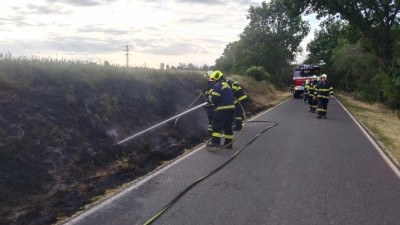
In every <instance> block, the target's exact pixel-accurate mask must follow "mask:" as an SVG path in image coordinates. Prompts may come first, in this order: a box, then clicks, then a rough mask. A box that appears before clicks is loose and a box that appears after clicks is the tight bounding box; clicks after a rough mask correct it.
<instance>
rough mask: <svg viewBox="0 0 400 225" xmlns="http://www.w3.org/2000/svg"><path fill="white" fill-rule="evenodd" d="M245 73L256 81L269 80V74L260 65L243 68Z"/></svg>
mask: <svg viewBox="0 0 400 225" xmlns="http://www.w3.org/2000/svg"><path fill="white" fill-rule="evenodd" d="M245 75H246V76H249V77H251V78H253V79H254V80H256V81H263V80H270V79H271V75H269V73H268V72H267V71H265V69H264V67H262V66H252V67H250V68H248V69H247V70H245Z"/></svg>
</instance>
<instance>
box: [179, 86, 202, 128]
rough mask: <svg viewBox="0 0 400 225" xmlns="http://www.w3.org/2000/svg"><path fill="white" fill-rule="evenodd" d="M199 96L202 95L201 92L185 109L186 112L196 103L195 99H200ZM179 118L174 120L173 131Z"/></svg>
mask: <svg viewBox="0 0 400 225" xmlns="http://www.w3.org/2000/svg"><path fill="white" fill-rule="evenodd" d="M201 95H203V92H201V93H200V94H199V96H197V98H196V99H195V100H194V101H193V102H192V104H190V105H189V107H187V109H186V110H189V109H190V107H192V105H193V104H194V103H195V102H196V101H197V99H199V98H200V96H201ZM179 118H180V117H178V118H176V120H175V123H174V129H175V127H176V123H177V122H178V120H179Z"/></svg>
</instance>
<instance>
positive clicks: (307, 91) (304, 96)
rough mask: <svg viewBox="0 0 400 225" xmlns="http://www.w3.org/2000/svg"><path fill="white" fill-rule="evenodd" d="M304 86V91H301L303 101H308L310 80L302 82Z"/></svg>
mask: <svg viewBox="0 0 400 225" xmlns="http://www.w3.org/2000/svg"><path fill="white" fill-rule="evenodd" d="M303 87H304V92H303V102H304V103H307V102H308V94H309V90H310V80H309V79H307V80H306V82H305V83H303Z"/></svg>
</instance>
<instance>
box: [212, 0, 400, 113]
mask: <svg viewBox="0 0 400 225" xmlns="http://www.w3.org/2000/svg"><path fill="white" fill-rule="evenodd" d="M399 10H400V0H386V1H371V0H358V1H341V0H328V1H326V0H271V1H270V2H268V3H266V2H263V3H262V4H261V6H251V7H250V8H249V11H248V16H247V18H248V20H249V24H248V25H247V26H246V27H245V29H244V31H243V32H242V33H241V34H240V35H239V38H240V39H239V40H238V41H235V42H232V43H229V44H228V45H227V46H226V48H225V50H224V52H223V54H222V56H221V57H220V58H218V59H217V60H216V68H218V69H221V70H223V71H225V72H227V73H237V74H241V75H248V71H249V68H253V70H252V71H254V68H260V69H262V70H264V71H265V74H267V76H262V77H264V78H265V79H269V80H270V81H271V82H272V83H273V84H275V85H276V86H278V87H285V86H287V85H289V84H290V82H291V70H292V68H293V60H294V58H295V56H296V54H298V53H301V52H302V51H304V49H302V48H301V47H300V43H301V41H302V40H303V39H304V37H306V36H307V34H308V33H309V31H310V25H309V23H308V22H307V21H304V20H303V19H302V15H308V14H311V13H313V14H316V15H317V18H319V19H322V20H323V21H322V22H321V24H320V27H321V29H320V30H319V31H317V32H315V34H314V39H313V40H312V41H311V42H310V43H309V44H308V45H307V50H308V51H309V52H310V53H309V55H308V57H307V59H306V60H305V62H304V63H314V64H316V63H320V62H323V70H324V73H326V74H328V78H329V80H330V81H331V82H332V83H333V85H334V86H335V88H337V89H340V90H344V91H347V92H352V93H354V94H355V97H356V98H358V99H361V100H365V101H369V102H383V103H385V104H386V105H388V106H389V107H390V108H392V109H399V108H400V26H399V25H400V23H399V22H400V21H399V16H398V14H399Z"/></svg>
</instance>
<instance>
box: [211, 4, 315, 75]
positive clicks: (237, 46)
mask: <svg viewBox="0 0 400 225" xmlns="http://www.w3.org/2000/svg"><path fill="white" fill-rule="evenodd" d="M247 18H248V19H249V20H250V22H249V24H248V25H247V26H246V28H245V29H244V31H243V33H242V34H241V35H240V36H239V37H240V40H239V41H237V42H234V43H230V44H229V45H227V47H226V48H225V50H224V54H223V55H222V56H221V57H220V58H219V59H218V60H217V61H216V65H217V67H218V68H220V67H225V68H229V69H230V71H232V72H243V71H244V70H246V69H247V68H249V67H251V66H262V67H264V68H265V70H266V71H267V72H268V73H270V74H272V79H273V80H272V81H273V82H274V80H281V79H280V78H279V76H280V72H281V71H282V69H283V68H284V67H286V66H288V65H289V64H288V63H289V62H290V61H292V60H293V59H294V57H295V55H296V53H298V52H301V51H302V49H301V47H300V42H301V41H302V39H303V38H304V37H305V36H306V35H307V34H308V32H309V30H310V28H309V24H308V23H307V22H305V21H303V20H302V19H301V17H300V16H291V15H290V14H289V12H288V11H287V9H286V7H285V6H284V5H283V4H282V3H281V1H280V0H271V1H270V2H269V3H266V2H262V4H261V6H251V7H250V9H249V14H248V16H247Z"/></svg>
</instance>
